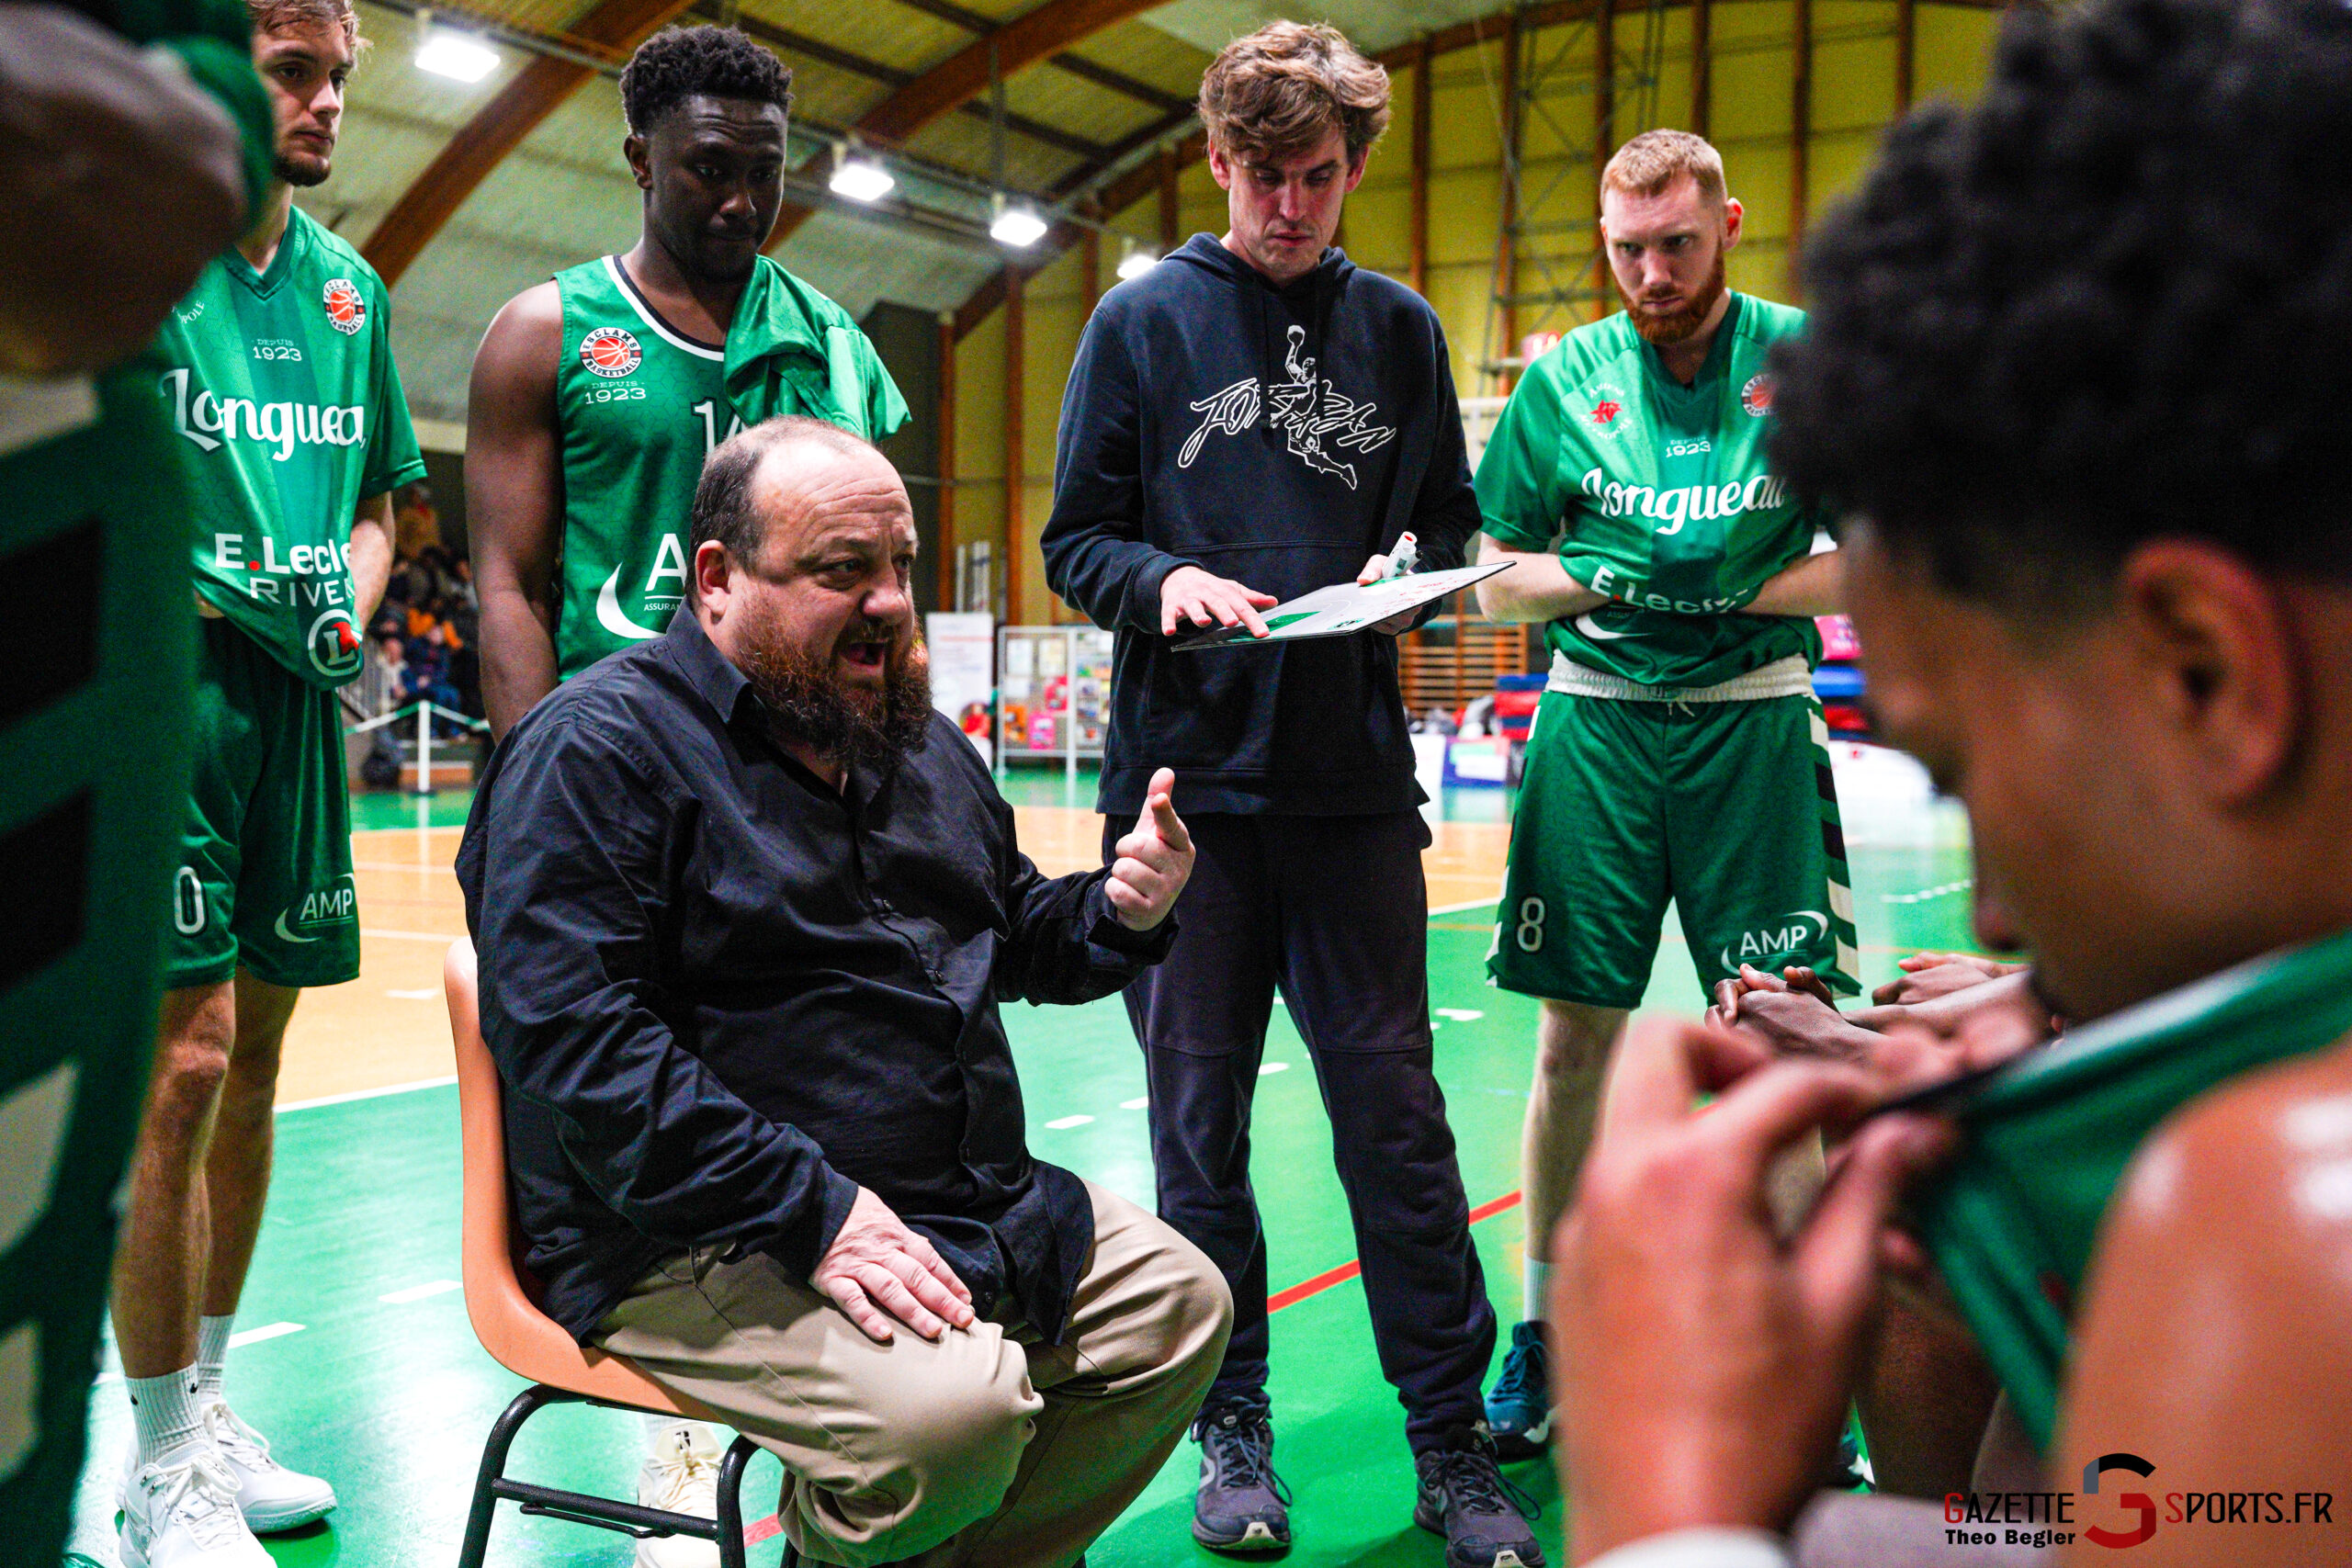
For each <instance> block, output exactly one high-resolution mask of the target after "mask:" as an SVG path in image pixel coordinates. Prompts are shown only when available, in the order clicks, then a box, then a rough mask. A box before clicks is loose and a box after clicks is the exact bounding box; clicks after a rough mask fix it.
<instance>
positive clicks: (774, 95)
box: [621, 27, 792, 135]
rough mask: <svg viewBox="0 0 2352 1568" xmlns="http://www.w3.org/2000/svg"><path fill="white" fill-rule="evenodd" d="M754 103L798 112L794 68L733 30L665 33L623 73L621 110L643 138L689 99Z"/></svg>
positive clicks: (642, 49)
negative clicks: (795, 101) (729, 99)
mask: <svg viewBox="0 0 2352 1568" xmlns="http://www.w3.org/2000/svg"><path fill="white" fill-rule="evenodd" d="M695 96H705V97H713V98H749V99H752V101H754V102H757V103H766V104H774V105H775V106H776V107H778V108H780V109H783V110H784V111H785V112H786V113H787V114H789V113H790V112H791V111H792V68H791V67H790V66H788V65H786V63H785V62H783V61H781V60H778V59H777V58H776V57H775V55H774V54H772V53H770V52H769V51H766V50H764V49H763V48H761V47H760V46H759V45H758V44H756V43H753V42H752V40H751V39H748V38H745V37H744V36H743V35H742V34H741V33H740V32H738V31H736V30H735V29H734V28H711V27H696V28H662V30H661V31H660V32H658V33H655V34H654V35H653V36H652V37H651V38H650V39H646V40H645V41H644V42H643V43H641V44H639V45H638V46H637V52H636V53H635V54H632V55H630V56H629V57H628V69H627V70H625V71H623V72H622V73H621V110H622V112H623V113H625V114H627V115H628V128H629V129H630V130H634V131H636V132H637V133H638V134H639V135H643V134H644V133H645V132H646V131H648V130H651V129H652V128H653V122H654V121H655V120H658V119H660V118H662V116H663V115H665V114H668V113H669V112H670V111H671V110H672V109H673V108H676V107H678V106H679V105H680V104H682V103H684V102H685V101H686V100H687V99H688V98H691V97H695Z"/></svg>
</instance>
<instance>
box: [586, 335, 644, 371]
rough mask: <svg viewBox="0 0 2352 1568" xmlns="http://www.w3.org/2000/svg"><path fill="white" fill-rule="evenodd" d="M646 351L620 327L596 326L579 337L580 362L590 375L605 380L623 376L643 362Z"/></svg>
mask: <svg viewBox="0 0 2352 1568" xmlns="http://www.w3.org/2000/svg"><path fill="white" fill-rule="evenodd" d="M644 360H645V351H644V350H643V349H641V348H639V347H638V346H637V339H636V338H635V337H633V336H631V335H630V334H629V333H628V331H627V330H626V329H624V328H621V327H598V328H597V329H596V330H595V331H594V332H592V333H589V334H588V335H587V336H586V337H584V338H582V339H581V340H580V363H581V364H582V365H584V366H586V367H588V373H589V374H590V375H592V376H603V377H605V378H607V379H611V378H618V377H622V376H626V375H628V373H629V372H630V371H632V370H634V369H636V368H637V367H639V365H640V364H642V363H644Z"/></svg>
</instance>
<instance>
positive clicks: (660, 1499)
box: [637, 1421, 719, 1568]
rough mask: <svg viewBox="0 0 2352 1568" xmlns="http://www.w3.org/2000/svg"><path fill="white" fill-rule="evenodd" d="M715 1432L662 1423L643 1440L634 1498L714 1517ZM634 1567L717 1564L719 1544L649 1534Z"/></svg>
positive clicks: (707, 1567) (696, 1424) (692, 1424)
mask: <svg viewBox="0 0 2352 1568" xmlns="http://www.w3.org/2000/svg"><path fill="white" fill-rule="evenodd" d="M718 1456H719V1447H718V1434H717V1433H715V1432H713V1431H712V1430H711V1429H710V1428H709V1427H707V1425H705V1424H704V1423H702V1422H700V1421H680V1422H678V1423H677V1424H676V1425H675V1426H671V1427H663V1428H662V1432H661V1435H660V1436H659V1437H655V1438H648V1439H647V1440H646V1445H645V1463H644V1465H643V1466H642V1467H641V1468H640V1469H639V1471H638V1472H637V1500H638V1501H639V1503H641V1504H643V1505H644V1506H646V1507H649V1508H662V1509H665V1510H667V1511H668V1512H670V1513H673V1514H692V1515H694V1516H695V1517H696V1518H702V1519H715V1518H717V1517H718ZM637 1568H718V1542H717V1541H715V1540H695V1538H694V1537H692V1536H685V1535H667V1536H654V1537H650V1538H648V1539H646V1540H639V1542H638V1543H637Z"/></svg>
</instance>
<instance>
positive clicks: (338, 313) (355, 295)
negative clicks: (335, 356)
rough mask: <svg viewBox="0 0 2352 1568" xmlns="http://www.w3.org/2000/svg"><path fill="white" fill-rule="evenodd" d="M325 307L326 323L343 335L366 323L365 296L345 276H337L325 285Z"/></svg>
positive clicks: (354, 331)
mask: <svg viewBox="0 0 2352 1568" xmlns="http://www.w3.org/2000/svg"><path fill="white" fill-rule="evenodd" d="M326 307H327V325H329V326H331V327H333V328H334V330H335V331H337V332H339V333H342V334H343V335H344V336H345V337H349V336H351V335H352V334H353V333H356V332H357V331H358V330H359V329H360V328H362V327H364V326H366V325H367V324H368V300H367V297H366V296H364V295H362V294H361V293H360V292H359V286H358V285H357V284H356V283H354V282H352V281H351V279H349V278H347V277H338V278H336V279H335V280H334V282H332V283H330V284H328V285H327V292H326Z"/></svg>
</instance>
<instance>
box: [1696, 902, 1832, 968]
mask: <svg viewBox="0 0 2352 1568" xmlns="http://www.w3.org/2000/svg"><path fill="white" fill-rule="evenodd" d="M1828 934H1829V917H1828V916H1826V915H1825V914H1823V913H1822V912H1821V911H1820V910H1818V909H1792V910H1790V911H1789V912H1788V913H1787V914H1786V915H1784V916H1782V917H1781V923H1780V924H1778V925H1773V926H1766V927H1764V928H1763V929H1762V930H1760V931H1742V932H1740V933H1739V941H1738V942H1726V943H1724V950H1723V952H1722V953H1721V954H1720V955H1719V956H1720V957H1721V958H1722V960H1723V966H1724V969H1725V970H1726V971H1727V972H1730V973H1735V974H1736V973H1737V972H1738V969H1739V966H1740V965H1741V964H1755V965H1756V966H1757V967H1758V968H1759V969H1761V968H1766V967H1769V966H1770V963H1772V962H1778V961H1780V960H1781V959H1786V958H1796V957H1798V956H1800V955H1802V954H1804V953H1810V952H1811V951H1812V950H1813V947H1814V944H1815V942H1820V941H1822V940H1823V939H1824V938H1826V937H1827V936H1828ZM1735 950H1736V951H1735Z"/></svg>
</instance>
